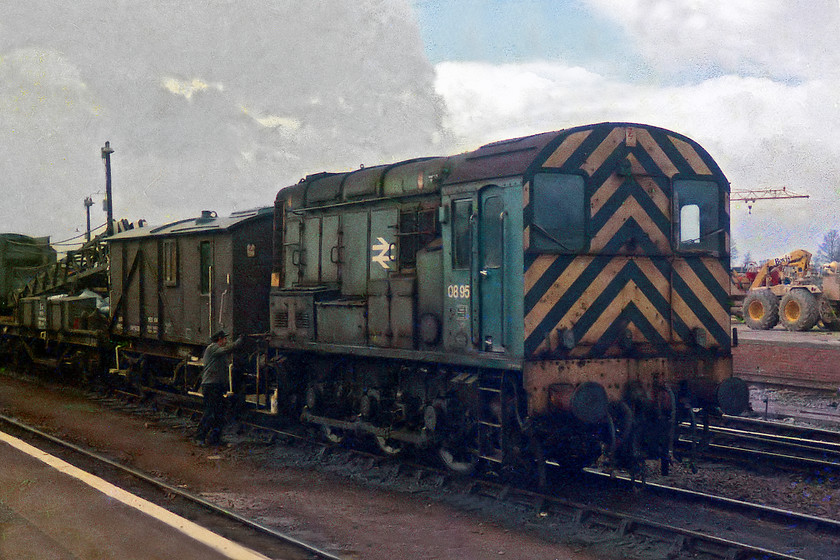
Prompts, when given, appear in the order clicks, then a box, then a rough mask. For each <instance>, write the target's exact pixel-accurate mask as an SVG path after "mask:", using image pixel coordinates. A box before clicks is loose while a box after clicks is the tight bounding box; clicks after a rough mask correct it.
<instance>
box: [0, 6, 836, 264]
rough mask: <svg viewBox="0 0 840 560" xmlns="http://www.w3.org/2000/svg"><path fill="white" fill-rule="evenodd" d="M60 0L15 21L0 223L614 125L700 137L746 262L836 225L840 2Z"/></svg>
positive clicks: (22, 9)
mask: <svg viewBox="0 0 840 560" xmlns="http://www.w3.org/2000/svg"><path fill="white" fill-rule="evenodd" d="M61 4H65V3H55V2H50V1H47V0H31V1H30V2H27V3H4V7H3V11H2V13H3V17H2V18H0V146H3V148H4V152H5V153H4V156H5V157H3V158H0V193H2V194H3V198H2V204H0V231H9V232H19V233H26V234H30V235H51V236H52V238H53V240H54V241H60V240H65V239H68V238H71V237H75V236H77V235H79V233H80V232H82V233H83V232H84V222H85V215H84V205H83V200H84V198H85V197H86V196H92V198H93V199H94V200H95V201H96V203H97V204H96V205H95V206H94V207H93V208H92V218H91V219H92V222H93V223H94V225H98V224H101V223H104V213H103V212H102V209H101V206H100V204H99V203H100V201H101V199H102V192H103V191H104V185H105V180H104V168H103V166H102V161H101V158H100V148H101V146H102V145H103V144H104V141H106V140H109V141H110V143H111V147H112V148H113V149H114V150H115V152H114V154H113V155H112V160H111V161H112V170H113V188H114V195H113V199H114V206H115V216H116V217H118V218H122V217H124V218H127V219H129V220H131V221H134V220H137V219H139V218H144V219H146V220H147V221H148V222H149V223H152V224H157V223H162V222H165V221H169V220H175V219H180V218H184V217H190V216H195V215H198V214H199V213H200V212H201V210H215V211H217V212H219V213H220V214H226V213H229V212H231V211H234V210H242V209H246V208H253V207H256V206H265V205H270V204H272V202H273V200H274V197H275V196H276V194H277V191H279V190H280V189H281V188H282V187H284V186H286V185H290V184H293V183H296V182H297V181H298V180H299V179H300V178H302V177H304V176H305V175H307V174H310V173H317V172H320V171H346V170H349V169H354V168H357V167H359V166H360V165H367V166H370V165H376V164H380V163H388V162H393V161H398V160H400V159H407V158H412V157H417V156H424V155H447V154H452V153H458V152H461V151H465V150H471V149H475V148H477V147H478V146H480V145H481V144H484V143H486V142H489V141H495V140H501V139H505V138H510V137H515V136H521V135H525V134H533V133H537V132H543V131H548V130H559V129H562V128H567V127H571V126H577V125H581V124H587V123H593V122H602V121H630V122H641V123H647V124H652V125H656V126H661V127H664V128H668V129H671V130H675V131H677V132H680V133H682V134H685V135H687V136H689V137H691V138H693V139H695V140H697V141H698V142H699V143H700V144H701V145H703V146H704V147H705V148H706V149H707V150H708V151H709V152H710V153H711V155H712V156H713V157H714V158H715V159H716V160H717V162H718V163H719V164H720V166H721V168H722V169H723V171H724V173H725V174H726V175H727V177H728V179H729V180H730V182H731V184H732V188H733V189H737V190H744V189H769V188H782V187H784V188H787V189H788V190H790V191H793V192H796V193H801V194H807V195H808V196H809V198H807V199H791V200H779V201H772V200H770V201H759V202H756V203H755V204H754V205H753V206H752V208H751V211H750V210H749V209H748V208H747V206H746V205H745V204H744V203H740V202H734V203H733V204H732V208H731V211H732V232H733V235H732V239H733V242H734V245H735V248H736V250H737V255H738V256H737V257H736V258H735V259H733V263H734V264H740V262H741V261H742V260H744V259H745V258H747V257H750V258H752V259H755V260H760V259H765V258H770V257H774V256H780V255H783V254H785V253H787V252H789V251H792V250H794V249H797V248H804V249H807V250H809V251H812V252H814V253H816V251H817V247H818V245H819V243H820V242H821V241H822V239H823V236H824V235H825V233H826V232H827V231H828V230H830V229H840V218H838V214H839V213H838V208H840V134H838V132H840V49H838V48H837V47H836V43H837V37H840V2H838V0H705V1H704V0H685V1H682V2H673V0H506V1H501V0H459V1H458V2H451V1H444V0H357V1H355V2H352V3H350V2H345V1H343V0H318V1H316V2H307V3H299V2H292V1H282V0H240V1H233V0H204V1H195V2H175V1H174V0H149V1H148V2H144V3H136V2H133V1H130V0H111V1H109V2H102V1H101V0H77V1H76V2H73V3H66V4H68V5H66V6H62V5H61Z"/></svg>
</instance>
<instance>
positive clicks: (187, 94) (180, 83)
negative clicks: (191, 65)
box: [163, 78, 224, 100]
mask: <svg viewBox="0 0 840 560" xmlns="http://www.w3.org/2000/svg"><path fill="white" fill-rule="evenodd" d="M163 87H164V88H165V89H166V90H168V91H170V92H172V93H174V94H175V95H180V96H182V97H184V98H185V99H187V100H190V99H192V96H193V94H195V93H197V92H201V91H205V90H207V89H210V88H213V89H215V90H217V91H224V86H222V84H212V85H211V84H208V83H207V82H205V81H204V80H200V79H199V78H193V79H192V80H179V79H178V78H164V79H163Z"/></svg>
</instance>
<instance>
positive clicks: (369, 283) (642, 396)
mask: <svg viewBox="0 0 840 560" xmlns="http://www.w3.org/2000/svg"><path fill="white" fill-rule="evenodd" d="M728 192H729V184H728V182H727V180H726V178H725V177H724V175H723V173H722V172H721V170H720V169H719V167H718V166H717V165H716V164H715V162H714V160H713V159H712V158H711V157H710V156H709V155H708V153H707V152H706V151H705V150H704V149H703V148H702V147H700V146H699V145H698V144H697V143H695V142H693V141H692V140H690V139H688V138H686V137H684V136H682V135H679V134H676V133H673V132H670V131H667V130H663V129H661V128H656V127H652V126H645V125H638V124H623V123H622V124H616V123H603V124H596V125H592V126H583V127H578V128H573V129H569V130H563V131H559V132H549V133H545V134H538V135H534V136H528V137H524V138H516V139H512V140H506V141H503V142H496V143H492V144H488V145H486V146H483V147H481V148H479V149H478V150H476V151H474V152H470V153H466V154H461V155H458V156H454V157H448V158H428V159H417V160H411V161H405V162H400V163H396V164H393V165H386V166H378V167H372V168H362V169H359V170H356V171H353V172H349V173H337V174H331V173H322V174H318V175H312V176H309V177H307V178H306V179H304V180H303V181H301V182H300V183H299V184H297V185H294V186H291V187H288V188H285V189H283V190H281V191H280V192H279V194H278V196H277V199H276V203H275V225H274V236H275V237H274V266H273V273H272V289H271V347H272V348H273V349H275V350H276V351H279V352H282V353H283V354H284V355H285V356H286V358H287V364H286V369H287V370H288V372H289V373H288V375H289V376H291V378H292V379H290V380H288V382H287V386H290V387H293V389H292V390H293V391H303V392H304V394H305V398H304V402H303V418H304V419H305V420H307V421H309V422H315V423H318V424H320V425H321V426H323V428H324V430H325V432H327V433H328V435H329V436H330V437H332V438H340V437H342V435H343V434H344V433H346V432H347V431H348V430H351V431H356V432H358V431H362V432H368V433H370V434H371V435H373V436H374V437H375V438H376V440H377V441H378V442H379V443H380V445H381V447H382V448H383V450H386V451H393V452H396V451H398V450H399V449H400V448H401V447H402V445H403V444H404V443H413V444H415V445H423V446H434V447H435V448H436V449H438V451H439V454H440V456H441V458H442V459H443V460H444V462H446V463H447V464H448V465H449V466H450V467H451V468H453V469H455V470H460V471H465V470H470V469H472V468H473V467H474V466H475V464H476V463H477V462H478V461H489V462H492V463H499V464H511V465H516V464H519V463H522V462H525V463H526V464H527V463H529V462H532V461H534V459H535V458H536V460H537V461H539V460H541V459H548V460H553V461H557V462H560V463H563V464H571V465H574V466H581V465H587V464H590V463H591V462H592V461H594V460H595V459H596V458H597V457H598V456H600V455H601V454H602V453H604V451H605V450H606V452H607V453H608V454H609V456H610V457H612V458H613V460H614V461H615V462H616V463H619V464H624V465H626V466H630V467H631V468H632V467H633V466H637V465H638V463H639V462H640V461H642V460H644V459H645V458H659V459H661V460H662V465H663V468H664V469H667V464H668V460H669V456H670V451H671V445H672V443H673V441H674V438H675V434H676V431H677V425H678V423H679V421H680V420H681V419H683V418H688V419H691V417H692V415H693V414H694V412H695V411H696V410H697V409H705V410H707V411H708V410H723V411H724V412H727V413H731V414H738V413H740V412H742V411H744V410H745V409H746V407H747V406H748V394H747V388H746V385H745V384H744V383H743V382H742V381H741V380H739V379H737V378H733V377H732V358H731V333H730V328H729V320H730V319H729V304H728V290H729V288H728V286H729V275H728V270H729V204H728Z"/></svg>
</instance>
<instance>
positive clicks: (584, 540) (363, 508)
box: [0, 377, 840, 560]
mask: <svg viewBox="0 0 840 560" xmlns="http://www.w3.org/2000/svg"><path fill="white" fill-rule="evenodd" d="M779 398H780V397H779ZM85 399H86V397H85V395H83V394H81V393H78V392H75V391H72V390H68V389H62V390H56V389H46V388H44V390H39V391H35V390H33V388H32V385H31V384H28V383H25V382H22V381H20V380H15V379H9V378H7V377H2V378H0V411H2V412H4V413H7V414H13V415H16V416H18V417H21V418H23V419H25V420H28V421H30V422H34V423H36V424H38V425H41V426H43V427H46V428H49V429H52V430H57V431H59V432H60V433H62V434H64V435H66V436H68V437H70V438H71V439H73V440H75V441H80V442H83V443H87V444H88V445H90V446H92V447H94V448H96V449H99V450H102V451H105V452H106V453H109V454H111V455H113V456H114V457H116V458H117V459H120V460H123V461H127V462H129V463H131V464H132V465H134V466H136V467H138V468H140V469H142V470H145V471H147V472H152V473H154V474H157V475H159V476H161V477H163V478H166V479H167V480H170V481H172V482H174V483H177V484H181V485H184V486H186V487H188V488H190V489H191V490H193V491H196V492H200V493H202V494H203V495H205V496H206V497H208V498H211V499H212V500H214V501H216V502H218V503H220V504H222V505H226V506H228V507H232V508H233V509H236V510H237V511H239V512H241V513H242V514H244V515H247V516H249V517H253V518H255V519H257V520H259V521H261V522H263V523H265V524H267V525H271V526H275V527H278V528H280V529H282V530H286V531H289V532H291V533H292V534H293V535H294V536H296V537H297V538H300V539H302V540H306V541H308V542H312V543H314V544H316V545H318V546H320V547H321V548H325V549H327V550H330V551H332V552H334V553H335V554H338V555H340V556H342V557H346V558H371V559H374V560H378V559H380V558H381V559H383V560H384V559H389V560H390V559H393V558H412V557H413V558H441V559H449V558H451V559H458V560H464V559H473V558H475V559H483V558H499V557H507V558H523V559H524V558H528V559H532V558H534V559H540V558H546V559H574V560H583V559H592V558H607V559H610V558H613V559H619V558H632V559H639V560H652V559H654V558H665V557H666V556H668V552H669V551H668V550H667V549H668V547H667V546H663V545H661V544H657V543H654V542H645V541H643V540H640V539H638V538H623V537H618V536H616V535H615V534H614V533H613V532H611V531H602V532H599V531H597V530H593V529H583V530H581V529H578V528H576V527H575V526H574V525H573V524H570V523H567V522H564V521H562V520H558V519H554V518H552V517H544V516H541V515H538V514H537V513H536V512H535V511H533V510H531V509H529V508H525V507H517V506H515V505H511V504H505V503H500V502H497V501H494V500H492V499H488V498H483V497H480V496H472V495H464V494H461V493H452V492H450V491H448V489H447V486H446V485H445V484H443V481H442V480H441V479H440V478H438V477H423V478H412V477H411V476H406V475H405V474H404V471H405V470H406V469H400V467H398V466H397V465H396V464H394V463H392V462H387V461H370V460H366V459H356V458H352V457H350V455H349V454H347V453H345V452H344V451H341V450H338V451H328V452H323V451H319V450H318V448H317V447H314V446H312V445H308V444H294V443H293V442H279V443H274V444H272V443H268V442H264V441H260V440H259V438H256V437H255V436H253V435H248V434H245V435H243V436H237V435H236V434H233V433H229V434H228V439H229V441H231V443H232V444H233V445H232V446H230V447H222V448H214V447H207V448H200V447H197V446H196V445H195V444H193V443H192V442H191V441H190V435H191V434H192V431H193V430H194V425H193V423H192V422H191V421H189V420H186V419H182V418H177V417H175V416H173V415H171V414H164V413H158V414H152V415H151V416H149V417H148V419H146V420H143V419H140V418H138V417H137V416H133V415H130V414H126V413H123V412H120V411H119V410H114V409H112V408H111V407H108V406H105V407H103V406H101V404H97V403H94V402H90V401H88V400H85ZM808 402H810V401H804V402H803V403H799V404H807V403H808ZM657 466H658V465H657ZM698 466H699V471H698V472H697V473H696V474H695V473H693V472H692V470H691V469H690V468H689V467H688V465H686V464H682V463H678V464H676V465H674V466H673V468H672V471H671V474H670V475H669V476H667V477H662V476H660V475H659V474H658V468H656V469H655V468H653V463H651V468H650V469H649V471H650V472H649V474H648V480H650V481H652V482H662V483H664V484H672V485H677V486H682V487H685V488H690V489H694V490H701V491H706V492H710V493H714V494H721V495H726V496H729V497H733V498H738V499H743V500H749V501H757V502H759V503H764V504H767V505H771V506H776V507H780V508H784V509H791V510H795V511H802V512H807V513H812V514H814V515H819V516H826V517H832V518H835V519H840V511H838V506H840V503H838V502H840V480H839V479H838V478H837V476H836V475H834V474H831V475H826V476H818V475H814V476H805V475H788V474H779V473H773V472H770V471H769V469H768V468H767V467H764V468H763V469H762V468H761V467H756V468H755V469H751V470H741V469H733V468H732V467H731V466H727V465H719V464H713V463H708V464H700V465H698ZM570 484H574V481H570ZM570 488H572V487H570ZM576 490H577V491H579V492H581V493H586V489H581V488H577V489H576ZM572 493H574V492H572ZM614 500H615V503H616V504H618V503H623V502H628V501H629V502H638V504H639V507H640V508H641V507H642V506H644V505H645V502H646V501H647V500H646V498H645V496H644V495H643V494H639V493H634V492H627V493H624V494H622V495H617V496H615V497H614ZM601 505H602V506H604V507H609V506H610V504H609V503H605V504H601ZM660 509H661V511H655V512H652V513H653V514H656V515H661V516H663V517H665V518H667V517H669V516H671V517H674V518H676V517H679V516H680V515H684V516H686V518H690V516H691V515H692V512H691V511H687V512H684V513H679V512H678V511H677V510H676V509H675V510H674V511H671V510H670V509H669V508H668V507H667V506H665V507H663V508H660ZM714 523H718V524H719V532H720V534H724V533H725V534H726V535H727V536H729V534H730V533H732V532H737V521H735V522H733V521H732V520H730V519H720V520H713V525H714ZM733 525H734V527H733ZM784 538H790V539H791V540H794V537H793V536H790V537H788V536H785V537H784ZM686 557H688V556H686ZM815 557H820V558H823V557H824V558H830V557H831V555H830V554H829V555H821V556H815ZM837 557H840V554H838V556H837Z"/></svg>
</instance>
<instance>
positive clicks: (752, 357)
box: [732, 323, 840, 391]
mask: <svg viewBox="0 0 840 560" xmlns="http://www.w3.org/2000/svg"><path fill="white" fill-rule="evenodd" d="M732 326H733V327H734V328H736V329H738V346H735V347H733V348H732V369H733V372H734V373H735V375H737V376H739V377H741V378H743V379H744V380H745V381H748V382H753V383H765V384H775V385H784V386H791V387H803V388H809V389H820V390H829V391H837V390H838V389H840V333H833V332H827V331H818V330H816V329H814V330H811V331H808V332H790V331H787V330H785V329H783V328H781V327H776V328H775V329H771V330H767V331H754V330H752V329H750V328H748V327H747V326H746V325H744V324H736V323H733V325H732Z"/></svg>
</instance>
